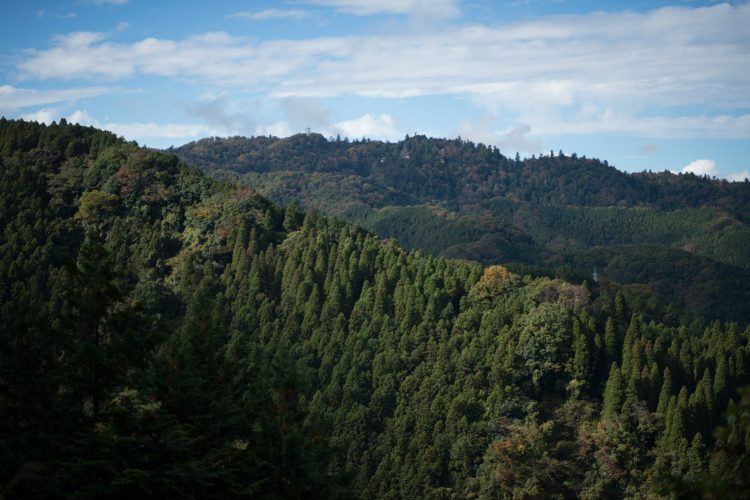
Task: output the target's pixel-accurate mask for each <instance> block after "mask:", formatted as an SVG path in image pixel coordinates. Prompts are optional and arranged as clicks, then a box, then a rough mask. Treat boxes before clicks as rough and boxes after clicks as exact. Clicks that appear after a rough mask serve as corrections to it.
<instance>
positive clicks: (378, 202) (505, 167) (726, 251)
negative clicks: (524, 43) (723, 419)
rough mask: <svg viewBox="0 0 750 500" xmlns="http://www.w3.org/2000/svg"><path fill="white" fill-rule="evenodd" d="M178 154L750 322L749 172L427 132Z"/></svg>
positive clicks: (393, 230)
mask: <svg viewBox="0 0 750 500" xmlns="http://www.w3.org/2000/svg"><path fill="white" fill-rule="evenodd" d="M174 152H175V153H176V154H177V155H179V156H180V158H182V159H183V160H185V161H187V162H188V163H191V164H194V165H197V166H200V167H201V168H203V169H205V170H207V171H208V172H210V173H211V174H212V175H213V176H215V177H216V178H219V179H222V180H231V181H233V182H235V181H239V182H241V183H243V184H244V185H247V186H249V187H252V188H253V189H257V190H258V191H259V192H261V193H263V194H265V195H267V196H269V197H270V198H271V199H273V200H274V201H276V202H280V203H287V202H288V201H289V200H292V199H294V200H296V199H299V201H300V203H301V206H302V207H304V208H306V209H315V210H319V211H321V212H322V213H326V214H330V215H336V216H343V217H345V218H347V219H348V220H350V221H353V222H355V223H357V224H360V225H362V226H363V227H365V228H367V229H370V230H372V231H374V232H376V233H377V234H378V235H380V236H381V237H384V238H396V239H397V240H398V241H399V242H400V243H401V244H402V245H404V246H405V247H406V248H409V249H419V250H422V251H423V252H426V253H429V254H431V255H439V256H444V257H451V258H464V259H471V260H476V261H479V262H482V263H485V264H493V263H503V264H504V265H507V264H509V263H514V264H516V265H525V266H535V267H536V268H539V269H546V270H547V271H546V273H547V274H548V275H549V274H550V273H557V274H558V276H559V277H563V278H565V279H572V280H575V281H577V282H582V281H583V280H585V279H587V278H588V277H590V276H591V273H592V272H593V270H594V269H597V270H598V275H599V276H600V277H601V278H603V279H606V281H607V283H610V284H611V283H612V282H618V283H620V284H624V285H630V288H629V292H628V293H629V299H631V300H633V299H635V300H638V301H639V302H640V303H641V304H639V307H641V308H642V309H644V310H645V309H657V310H658V311H659V312H658V315H659V317H660V318H665V319H669V321H674V320H676V318H677V317H678V316H679V317H681V319H682V320H683V321H685V322H689V321H690V320H691V319H692V318H694V317H698V318H701V319H708V318H716V317H719V318H721V319H723V320H728V321H739V322H740V323H742V324H747V323H748V322H750V312H749V311H748V308H747V307H744V306H745V305H746V304H747V303H748V302H750V271H749V270H748V269H749V268H748V263H750V228H748V223H750V204H748V200H750V183H748V182H745V183H729V182H726V181H719V180H715V179H713V180H712V179H709V178H706V177H698V176H695V175H693V174H680V175H674V174H671V173H668V172H663V173H645V172H644V173H641V174H626V173H623V172H620V171H618V170H616V169H615V168H613V167H610V166H608V165H607V163H606V162H603V163H602V162H600V161H599V160H594V159H587V158H585V157H579V156H577V155H575V154H573V155H570V156H566V155H559V154H558V155H550V156H541V157H539V158H532V159H525V160H523V161H521V160H520V158H518V159H517V160H511V159H509V158H506V157H505V156H503V155H502V154H500V152H499V151H498V150H497V148H493V147H487V146H485V145H482V144H474V143H471V142H468V141H463V140H461V139H455V140H445V139H429V138H426V137H424V136H414V137H406V139H404V140H403V141H400V142H397V143H383V142H378V141H369V140H362V141H353V142H350V141H348V140H343V141H342V140H338V139H337V140H333V139H330V140H326V139H325V138H323V137H322V136H320V135H317V134H300V135H296V136H292V137H289V138H286V139H278V138H269V137H256V138H251V139H246V138H242V137H231V138H227V139H219V138H211V139H204V140H201V141H197V142H193V143H190V144H186V145H184V146H182V147H180V148H177V149H175V150H174ZM634 296H635V297H634ZM718 297H720V299H719V298H718ZM628 317H629V315H628ZM607 366H609V364H607Z"/></svg>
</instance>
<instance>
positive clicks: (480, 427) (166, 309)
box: [0, 119, 750, 498]
mask: <svg viewBox="0 0 750 500" xmlns="http://www.w3.org/2000/svg"><path fill="white" fill-rule="evenodd" d="M0 229H1V230H2V233H1V234H2V239H0V437H2V439H0V488H1V489H0V493H1V494H2V495H3V497H7V498H61V497H77V498H102V497H108V498H109V497H115V498H134V497H135V498H141V497H145V498H152V497H154V498H165V497H166V498H173V497H182V498H234V497H258V498H358V497H364V498H416V497H435V498H452V497H474V498H476V497H482V498H488V497H498V498H514V497H533V496H540V495H545V496H557V497H562V498H572V497H585V498H591V497H607V498H620V497H645V496H656V495H668V494H672V495H682V496H702V495H704V494H706V495H713V496H714V497H722V498H723V497H727V495H728V494H736V493H737V492H739V493H742V492H743V491H744V492H746V491H747V488H748V484H747V478H748V477H750V474H749V472H750V467H749V465H750V464H748V459H747V457H748V454H747V449H746V448H747V443H746V440H743V439H742V438H738V436H745V435H746V434H747V432H748V430H747V419H746V414H747V411H748V407H749V405H750V401H749V399H750V392H748V391H745V392H743V393H742V394H739V393H738V389H739V388H741V387H743V386H745V385H747V384H748V374H747V368H746V366H747V363H748V362H750V346H749V345H748V344H749V342H750V328H746V329H744V330H743V329H742V328H741V327H740V326H738V324H736V323H732V322H721V321H711V322H701V321H700V320H694V321H691V322H689V323H685V322H681V319H680V318H679V317H674V318H667V319H668V320H669V321H668V322H665V321H664V319H665V317H663V316H662V315H663V314H665V312H664V311H662V310H660V309H659V308H656V307H652V305H651V304H641V303H640V302H639V301H638V300H631V298H630V297H631V296H632V294H631V292H632V290H630V289H627V288H619V287H618V286H617V285H616V284H615V283H612V282H606V281H605V280H601V281H600V282H589V283H588V284H577V283H572V282H569V281H565V280H563V279H560V278H551V277H545V276H542V277H534V276H532V275H531V274H519V273H514V272H511V271H510V270H509V269H507V268H505V267H503V266H499V265H493V266H487V267H483V266H482V265H480V264H479V263H476V262H470V261H466V260H447V259H444V258H437V257H432V256H429V255H425V254H424V253H422V252H418V251H417V252H410V251H407V250H405V249H403V248H402V247H400V246H399V245H398V244H397V243H396V242H395V241H393V240H382V239H380V238H378V237H377V236H376V235H374V234H373V233H371V232H368V231H367V230H364V229H362V228H360V227H357V226H355V225H352V224H350V223H347V222H343V221H341V220H339V219H336V218H332V217H323V216H320V215H317V214H316V213H314V212H310V211H309V212H307V213H302V212H301V211H299V210H298V208H297V207H296V206H295V204H289V205H287V206H286V207H285V208H281V207H279V206H277V205H274V204H273V203H271V202H270V201H268V200H267V199H266V198H264V197H263V196H260V195H258V194H257V193H256V192H254V191H253V190H250V189H248V188H245V187H242V186H238V185H236V184H235V185H233V184H227V183H221V182H217V181H215V180H212V179H210V178H208V177H207V176H205V175H204V174H202V173H201V172H200V171H199V170H197V169H196V168H193V167H189V166H187V165H185V164H184V163H182V162H180V161H179V160H178V158H177V157H176V156H175V155H172V154H165V153H163V152H159V151H154V150H149V149H144V148H139V147H138V146H137V145H136V144H134V143H128V142H124V141H123V140H120V139H118V138H116V137H115V136H114V135H112V134H110V133H107V132H102V131H98V130H95V129H92V128H86V127H81V126H78V125H69V124H67V123H65V122H61V123H59V124H53V125H50V126H46V125H38V124H36V123H27V122H23V121H9V120H5V119H0ZM638 297H639V296H638V295H635V296H633V298H634V299H637V298H638ZM666 314H668V312H667V313H666ZM670 323H674V324H670Z"/></svg>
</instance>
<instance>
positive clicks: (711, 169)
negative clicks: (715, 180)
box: [680, 160, 718, 177]
mask: <svg viewBox="0 0 750 500" xmlns="http://www.w3.org/2000/svg"><path fill="white" fill-rule="evenodd" d="M680 172H682V173H683V174H687V173H692V174H695V175H707V176H709V177H714V176H715V175H716V174H717V172H718V171H717V169H716V162H715V161H713V160H694V161H691V162H690V163H688V164H687V165H685V166H684V167H682V170H680Z"/></svg>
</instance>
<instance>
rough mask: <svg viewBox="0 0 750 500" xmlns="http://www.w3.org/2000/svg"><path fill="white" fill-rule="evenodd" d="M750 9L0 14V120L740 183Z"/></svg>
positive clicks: (485, 6) (749, 88)
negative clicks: (416, 148)
mask: <svg viewBox="0 0 750 500" xmlns="http://www.w3.org/2000/svg"><path fill="white" fill-rule="evenodd" d="M748 26H750V2H748V1H734V2H726V3H722V2H715V1H710V0H706V1H700V0H694V1H690V0H671V1H661V0H653V1H630V2H622V1H619V0H612V1H608V2H600V1H589V0H507V1H506V0H494V1H491V0H288V1H276V2H269V1H251V0H246V1H243V0H212V1H210V2H185V1H169V0H168V1H158V2H157V1H153V0H72V1H37V0H3V1H2V2H1V3H0V115H3V116H5V117H6V118H23V119H27V120H36V121H39V122H45V123H50V122H52V121H54V120H59V119H61V118H65V119H67V120H68V121H69V122H78V123H81V124H85V125H94V126H97V127H100V128H104V129H108V130H111V131H113V132H115V133H116V134H118V135H121V136H123V137H125V138H126V139H128V140H135V141H137V142H138V143H139V144H142V145H146V146H151V147H158V148H166V147H169V146H172V145H174V146H179V145H181V144H184V143H186V142H190V141H193V140H197V139H200V138H203V137H208V136H233V135H243V136H253V135H274V136H280V137H284V136H288V135H291V134H295V133H300V132H305V131H308V130H309V131H313V132H320V133H322V134H324V135H325V136H327V137H335V136H337V135H340V136H342V137H344V136H346V137H350V138H362V137H368V138H371V139H381V140H388V141H397V140H400V139H402V138H403V137H404V136H405V135H413V134H425V135H428V136H432V137H448V138H454V137H459V136H460V137H462V138H464V139H469V140H472V141H475V142H482V143H485V144H490V145H494V146H497V147H498V148H499V149H500V150H501V151H502V152H503V153H505V154H506V155H509V156H513V155H515V153H516V152H519V153H520V154H521V156H531V155H532V154H536V155H539V154H549V151H555V153H557V152H558V151H559V150H562V151H563V152H565V153H566V154H570V153H573V152H575V153H577V154H578V155H586V156H589V157H597V158H600V159H602V160H607V161H608V162H609V163H610V164H611V165H613V166H615V167H617V168H619V169H621V170H624V171H629V172H636V171H638V172H639V171H643V170H651V171H664V170H670V171H673V172H688V171H690V172H694V173H697V174H700V175H708V176H711V177H718V178H725V179H728V180H730V181H738V180H744V179H745V178H746V177H750V172H749V171H750V161H748V159H749V158H750V29H749V28H748Z"/></svg>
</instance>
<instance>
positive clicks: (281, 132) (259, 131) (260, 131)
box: [255, 120, 294, 137]
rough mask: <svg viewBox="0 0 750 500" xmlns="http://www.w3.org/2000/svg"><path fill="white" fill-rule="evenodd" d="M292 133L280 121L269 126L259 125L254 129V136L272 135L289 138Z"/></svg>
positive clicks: (287, 125) (288, 127)
mask: <svg viewBox="0 0 750 500" xmlns="http://www.w3.org/2000/svg"><path fill="white" fill-rule="evenodd" d="M293 133H294V132H293V131H292V129H291V127H290V126H289V124H288V123H287V122H286V121H284V120H280V121H278V122H276V123H272V124H271V125H261V126H259V127H258V128H256V129H255V135H272V136H274V137H289V136H290V135H292V134H293Z"/></svg>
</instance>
